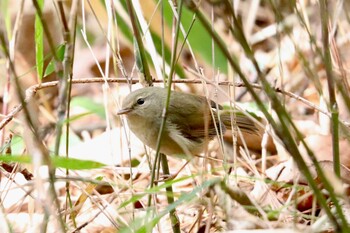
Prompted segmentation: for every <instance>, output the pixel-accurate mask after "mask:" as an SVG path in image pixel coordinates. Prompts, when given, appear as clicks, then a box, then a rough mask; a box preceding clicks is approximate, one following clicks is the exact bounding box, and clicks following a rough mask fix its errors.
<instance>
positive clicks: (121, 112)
mask: <svg viewBox="0 0 350 233" xmlns="http://www.w3.org/2000/svg"><path fill="white" fill-rule="evenodd" d="M131 110H132V109H131V108H124V109H121V110H119V111H118V112H117V115H124V114H128V113H129V112H130V111H131Z"/></svg>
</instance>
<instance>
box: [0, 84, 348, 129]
mask: <svg viewBox="0 0 350 233" xmlns="http://www.w3.org/2000/svg"><path fill="white" fill-rule="evenodd" d="M106 80H107V82H109V83H127V84H129V83H132V84H136V83H138V82H139V80H138V79H132V80H127V79H125V78H107V79H104V78H85V79H73V80H72V84H87V83H104V82H105V81H106ZM153 82H154V83H163V82H164V80H163V79H155V80H153ZM173 83H188V84H203V81H202V80H199V79H178V80H173ZM206 83H207V84H209V85H220V86H225V85H226V86H235V87H245V84H244V83H242V82H236V83H233V82H229V81H222V82H219V83H214V82H211V81H206ZM57 84H58V81H52V82H46V83H41V84H36V85H33V86H30V87H29V88H28V89H27V90H26V96H25V99H24V102H25V103H28V102H29V101H30V100H31V99H32V98H33V97H34V96H35V94H36V93H37V92H38V91H39V90H42V89H45V88H50V87H56V86H57ZM251 86H252V87H253V88H256V89H262V87H261V86H260V85H258V84H251ZM275 91H276V92H277V93H281V94H283V95H286V96H288V97H290V98H293V99H295V100H298V101H300V102H302V103H303V104H305V105H307V106H309V107H310V108H313V109H315V110H317V111H318V112H320V113H322V114H325V115H326V116H328V117H331V114H330V113H329V112H327V111H325V110H323V109H322V108H320V107H318V106H317V105H315V104H313V103H311V102H309V101H308V100H306V99H304V98H303V97H301V96H298V95H296V94H294V93H292V92H289V91H284V90H281V89H280V88H275ZM22 109H23V105H22V104H19V105H17V106H15V107H14V108H13V109H12V111H10V112H9V114H7V115H6V116H4V119H3V120H2V121H1V122H0V130H2V129H3V128H4V126H5V125H7V124H8V123H9V122H11V121H12V120H13V118H14V117H15V115H17V114H18V113H19V112H20V111H21V110H22ZM339 121H340V122H341V123H342V124H344V125H345V126H346V127H350V122H347V121H344V120H341V119H339Z"/></svg>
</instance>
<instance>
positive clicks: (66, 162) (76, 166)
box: [0, 155, 106, 170]
mask: <svg viewBox="0 0 350 233" xmlns="http://www.w3.org/2000/svg"><path fill="white" fill-rule="evenodd" d="M0 161H2V162H7V163H9V162H16V163H23V164H30V163H31V162H32V157H31V156H29V155H21V156H7V155H6V156H0ZM51 161H52V164H53V165H54V166H55V167H58V168H65V169H71V170H84V169H95V168H101V167H104V166H106V165H105V164H103V163H99V162H95V161H91V160H81V159H74V158H66V157H60V156H54V157H51Z"/></svg>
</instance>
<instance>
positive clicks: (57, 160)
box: [51, 156, 106, 170]
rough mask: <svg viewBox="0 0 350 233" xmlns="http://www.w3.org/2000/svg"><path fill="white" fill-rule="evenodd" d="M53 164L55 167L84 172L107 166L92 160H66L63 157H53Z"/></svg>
mask: <svg viewBox="0 0 350 233" xmlns="http://www.w3.org/2000/svg"><path fill="white" fill-rule="evenodd" d="M51 159H52V163H53V164H54V166H55V167H60V168H66V169H71V170H84V169H94V168H101V167H104V166H106V165H105V164H103V163H99V162H96V161H92V160H81V159H74V158H66V157H61V156H55V157H52V158H51Z"/></svg>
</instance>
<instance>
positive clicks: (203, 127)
mask: <svg viewBox="0 0 350 233" xmlns="http://www.w3.org/2000/svg"><path fill="white" fill-rule="evenodd" d="M167 93H168V90H167V89H166V88H161V87H144V88H141V89H138V90H136V91H133V92H131V93H130V94H128V95H127V96H126V97H125V99H124V100H123V102H122V106H121V109H120V110H119V111H118V112H117V114H118V115H125V117H126V120H127V123H128V125H129V128H130V130H131V131H132V132H133V133H134V134H135V135H136V136H137V137H138V138H139V139H140V140H141V141H142V142H143V143H144V144H145V145H147V146H148V147H150V148H152V149H154V150H156V148H157V143H158V135H159V131H160V128H161V122H162V117H163V116H162V114H163V109H164V107H165V101H166V98H167ZM234 113H235V114H234V115H235V117H234V119H235V124H236V125H237V126H238V128H239V129H240V130H241V132H243V133H244V134H245V135H248V136H249V135H252V136H255V137H257V138H260V139H261V138H262V133H263V131H264V129H263V128H262V127H261V126H259V125H258V124H256V123H255V122H254V121H253V120H252V119H251V118H250V117H248V116H246V115H245V114H243V113H241V112H239V111H235V112H234ZM166 114H167V115H166V121H165V126H164V131H163V134H162V138H161V143H160V152H161V153H163V154H165V155H168V156H175V157H178V158H186V159H188V158H190V157H192V156H194V155H198V154H200V153H202V152H203V151H204V149H205V147H206V146H207V143H208V142H209V141H211V140H212V139H213V138H214V137H216V136H217V135H220V134H224V133H225V132H226V131H228V130H231V128H232V114H231V113H230V112H229V111H224V110H223V107H222V106H221V105H219V104H217V103H215V102H214V101H212V100H209V99H207V98H206V97H204V96H200V95H195V94H190V93H184V92H179V91H171V93H170V100H169V106H168V109H167V112H166ZM231 135H232V133H231ZM239 141H240V140H239ZM254 143H259V142H254ZM260 144H261V140H260ZM255 147H257V148H261V145H258V146H255Z"/></svg>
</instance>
